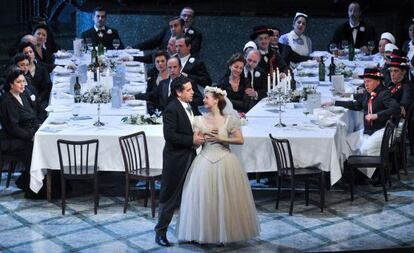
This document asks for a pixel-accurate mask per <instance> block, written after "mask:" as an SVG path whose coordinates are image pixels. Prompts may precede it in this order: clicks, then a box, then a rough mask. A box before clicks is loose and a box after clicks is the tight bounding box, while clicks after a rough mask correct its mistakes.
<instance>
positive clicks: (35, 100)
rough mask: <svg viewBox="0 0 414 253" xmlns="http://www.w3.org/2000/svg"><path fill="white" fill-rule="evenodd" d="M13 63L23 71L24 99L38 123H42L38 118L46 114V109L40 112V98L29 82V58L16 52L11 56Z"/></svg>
mask: <svg viewBox="0 0 414 253" xmlns="http://www.w3.org/2000/svg"><path fill="white" fill-rule="evenodd" d="M13 65H14V67H16V68H18V69H20V70H21V71H22V72H23V75H24V76H25V78H26V87H25V89H24V92H23V95H25V96H26V99H27V100H28V101H29V102H30V105H31V106H32V109H33V111H34V112H35V114H36V117H37V119H38V123H42V122H43V120H41V119H40V118H39V116H41V115H42V114H46V111H45V112H44V113H42V112H41V111H40V110H39V109H40V100H39V94H38V93H37V89H36V88H35V87H34V86H33V85H32V84H31V77H30V76H29V75H28V74H29V58H28V57H27V56H26V55H25V54H23V53H17V54H16V55H15V56H14V57H13Z"/></svg>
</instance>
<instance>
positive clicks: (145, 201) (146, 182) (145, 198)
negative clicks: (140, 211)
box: [144, 181, 149, 207]
mask: <svg viewBox="0 0 414 253" xmlns="http://www.w3.org/2000/svg"><path fill="white" fill-rule="evenodd" d="M148 188H149V181H145V197H144V207H147V206H148V193H149V190H148Z"/></svg>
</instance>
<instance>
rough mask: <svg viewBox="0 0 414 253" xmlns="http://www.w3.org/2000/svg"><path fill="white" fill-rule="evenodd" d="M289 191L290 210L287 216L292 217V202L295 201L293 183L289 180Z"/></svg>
mask: <svg viewBox="0 0 414 253" xmlns="http://www.w3.org/2000/svg"><path fill="white" fill-rule="evenodd" d="M290 182H291V185H290V186H291V190H290V208H289V215H290V216H292V214H293V202H294V201H295V182H294V179H293V178H292V179H291V181H290Z"/></svg>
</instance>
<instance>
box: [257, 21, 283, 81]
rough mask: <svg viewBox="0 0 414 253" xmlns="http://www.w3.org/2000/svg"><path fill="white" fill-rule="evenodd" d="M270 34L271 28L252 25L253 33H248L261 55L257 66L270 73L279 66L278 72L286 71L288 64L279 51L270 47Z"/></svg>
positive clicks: (271, 33)
mask: <svg viewBox="0 0 414 253" xmlns="http://www.w3.org/2000/svg"><path fill="white" fill-rule="evenodd" d="M272 35H273V32H272V30H270V29H269V28H267V26H256V27H254V29H253V33H252V34H251V35H250V39H251V40H253V41H254V42H255V43H256V45H257V49H258V50H259V52H260V54H261V55H262V57H261V60H260V62H259V67H260V68H262V69H264V70H265V71H266V74H268V73H270V74H271V73H272V72H273V71H274V70H276V68H279V71H280V72H285V73H287V70H288V66H287V64H286V62H285V61H284V60H283V58H282V56H281V55H280V54H279V53H277V52H276V51H274V50H273V49H272V48H271V47H270V36H272Z"/></svg>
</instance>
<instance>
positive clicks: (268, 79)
mask: <svg viewBox="0 0 414 253" xmlns="http://www.w3.org/2000/svg"><path fill="white" fill-rule="evenodd" d="M267 92H268V93H269V92H270V74H267Z"/></svg>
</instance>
